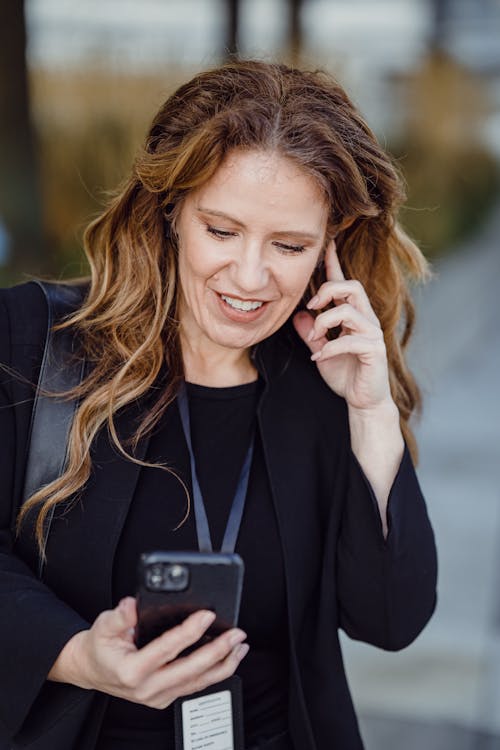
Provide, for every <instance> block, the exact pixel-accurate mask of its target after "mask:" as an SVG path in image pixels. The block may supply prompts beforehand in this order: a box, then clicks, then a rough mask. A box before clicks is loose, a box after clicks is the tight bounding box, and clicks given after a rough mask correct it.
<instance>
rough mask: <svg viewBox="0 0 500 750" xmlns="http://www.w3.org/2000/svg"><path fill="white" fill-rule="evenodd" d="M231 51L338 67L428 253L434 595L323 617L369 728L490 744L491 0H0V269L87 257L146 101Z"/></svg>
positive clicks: (497, 524)
mask: <svg viewBox="0 0 500 750" xmlns="http://www.w3.org/2000/svg"><path fill="white" fill-rule="evenodd" d="M236 51H237V52H239V53H240V54H241V55H243V56H256V57H260V58H264V59H267V60H283V61H286V62H291V63H294V64H300V65H304V66H310V67H317V66H322V67H325V68H327V69H328V70H329V71H331V72H333V73H334V75H335V76H336V77H337V78H338V79H339V80H340V81H341V82H342V83H343V84H344V85H345V87H346V88H347V90H348V92H349V93H350V94H351V96H352V98H353V99H354V100H355V102H356V103H357V104H358V106H359V108H360V109H361V111H362V112H363V114H364V115H365V116H366V118H367V120H368V121H369V123H370V124H371V126H372V127H373V128H374V130H375V131H376V133H377V135H378V136H379V138H380V140H381V141H382V143H383V144H384V145H385V146H386V147H387V149H388V150H389V151H390V152H391V153H392V154H393V155H394V156H395V157H396V159H397V160H398V163H399V165H400V167H401V169H402V171H403V173H404V175H405V179H406V181H407V186H408V204H407V206H406V207H405V208H404V209H403V211H402V214H401V221H402V223H403V224H404V226H405V228H406V229H407V231H409V233H410V234H411V235H412V236H413V237H414V238H415V239H416V240H417V242H418V243H419V244H420V246H421V247H422V249H423V251H424V252H425V254H426V255H427V257H428V258H429V259H430V260H431V261H432V263H433V266H434V271H435V275H434V279H433V280H432V281H431V282H430V283H429V284H428V285H427V286H426V287H425V288H423V289H416V290H415V296H416V300H417V307H418V314H419V328H418V332H417V335H416V336H415V338H414V341H413V344H412V347H411V351H410V357H411V363H412V366H413V368H414V369H415V371H416V374H417V376H418V378H419V380H420V383H421V385H422V388H423V391H424V397H425V407H424V415H423V418H422V419H421V421H420V422H419V423H418V424H416V425H415V427H416V430H417V434H418V437H419V440H420V446H421V457H420V466H419V474H420V477H421V483H422V486H423V489H424V492H425V494H426V496H427V498H428V504H429V512H430V515H431V518H432V521H433V523H434V526H435V529H436V535H437V540H438V546H439V557H440V584H439V605H438V609H437V612H436V614H435V616H434V618H433V620H432V622H431V623H430V625H429V626H428V628H427V629H426V631H425V632H424V633H423V634H422V635H421V636H420V638H419V639H418V641H417V642H416V643H415V645H414V646H412V647H411V648H410V649H408V650H407V651H404V652H401V653H398V654H385V653H383V652H379V651H377V650H375V649H373V648H370V647H368V646H365V645H363V644H359V643H353V642H351V641H349V640H348V639H347V638H343V645H344V650H345V655H346V662H347V670H348V675H349V679H350V683H351V687H352V691H353V695H354V700H355V703H356V706H357V709H358V712H359V714H360V720H361V728H362V733H363V735H364V738H365V742H366V746H367V750H393V749H394V750H396V749H399V748H404V749H405V750H414V749H415V750H417V749H418V750H420V748H424V747H425V748H426V750H451V749H453V750H493V748H500V490H499V489H498V488H499V486H500V477H499V468H498V467H499V464H500V460H499V459H500V455H499V450H498V446H499V442H500V441H499V430H498V425H499V423H500V399H499V398H498V388H499V385H500V378H499V376H498V373H499V371H500V332H499V326H498V322H499V316H498V312H499V302H498V300H499V293H498V285H499V283H500V260H499V247H500V246H499V239H498V238H499V234H500V168H499V161H500V0H239V1H238V0H140V1H137V0H135V1H134V0H85V2H84V3H82V2H77V0H24V2H23V0H3V1H2V2H1V3H0V282H2V284H3V285H9V284H11V283H15V282H17V281H20V280H23V279H26V278H29V277H30V276H32V275H42V274H43V275H52V276H56V277H59V278H64V277H68V276H77V275H81V274H82V273H85V271H86V266H85V261H84V259H83V254H82V251H81V231H82V229H83V227H84V226H85V225H86V223H87V222H88V221H89V219H91V218H92V217H93V216H94V215H95V214H96V213H97V212H98V211H99V209H100V208H101V207H102V205H103V203H104V201H105V198H106V191H107V190H109V189H111V188H113V187H115V186H116V184H117V183H118V182H119V181H120V180H121V179H122V178H123V177H124V176H125V175H126V174H127V172H128V170H129V167H130V164H131V161H132V159H133V155H134V152H135V150H136V149H137V147H138V145H139V144H140V142H141V140H142V138H143V135H144V133H145V130H146V127H147V125H148V123H149V121H150V119H151V118H152V116H153V114H154V112H155V111H156V109H157V108H158V106H159V105H160V104H161V102H162V101H163V100H164V99H165V98H166V96H168V95H169V94H170V93H171V92H172V91H173V90H174V88H175V87H176V86H177V85H178V84H179V83H180V82H182V81H184V80H186V79H187V78H188V77H190V76H191V75H192V74H194V73H195V72H196V71H198V70H200V69H203V68H206V67H209V66H212V65H214V64H218V63H219V62H220V61H221V60H223V59H224V58H225V57H227V56H228V55H229V54H231V53H234V52H236ZM332 710H335V707H332Z"/></svg>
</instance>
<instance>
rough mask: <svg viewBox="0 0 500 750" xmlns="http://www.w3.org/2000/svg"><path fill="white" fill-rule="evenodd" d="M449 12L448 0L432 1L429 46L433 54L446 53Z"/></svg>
mask: <svg viewBox="0 0 500 750" xmlns="http://www.w3.org/2000/svg"><path fill="white" fill-rule="evenodd" d="M450 10H451V3H450V0H432V11H433V13H432V15H433V19H432V27H431V38H430V45H429V46H430V50H431V52H433V53H438V54H439V53H442V52H445V51H446V42H447V41H448V38H447V36H448V29H447V25H448V20H449V16H450Z"/></svg>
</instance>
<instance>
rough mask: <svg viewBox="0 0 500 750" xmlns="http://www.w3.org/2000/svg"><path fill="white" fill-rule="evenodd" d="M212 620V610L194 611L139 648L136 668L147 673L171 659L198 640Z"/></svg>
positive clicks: (213, 618) (213, 615)
mask: <svg viewBox="0 0 500 750" xmlns="http://www.w3.org/2000/svg"><path fill="white" fill-rule="evenodd" d="M214 620H215V614H214V613H213V612H208V611H206V610H200V611H199V612H194V614H192V615H190V616H189V617H187V618H186V619H185V620H184V622H182V623H181V624H180V625H176V627H174V628H171V629H170V630H167V631H166V632H165V633H163V634H162V635H160V636H159V637H158V638H155V639H154V640H153V641H151V642H150V643H148V644H146V645H145V646H143V648H141V649H139V651H138V652H137V655H136V661H137V668H140V669H141V670H142V671H143V673H144V674H148V673H150V672H154V671H155V670H157V669H158V668H159V667H161V666H163V665H164V664H166V663H167V662H170V661H173V660H174V659H176V658H177V656H178V655H179V654H180V653H181V652H182V651H184V649H186V648H188V647H189V646H192V645H193V644H195V643H196V642H197V641H199V640H200V638H201V637H202V635H203V634H204V633H205V632H206V630H207V628H208V627H209V626H210V625H211V624H212V623H213V621H214Z"/></svg>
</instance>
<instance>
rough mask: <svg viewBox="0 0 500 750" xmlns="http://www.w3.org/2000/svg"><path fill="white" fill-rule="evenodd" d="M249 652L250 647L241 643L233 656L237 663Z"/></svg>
mask: <svg viewBox="0 0 500 750" xmlns="http://www.w3.org/2000/svg"><path fill="white" fill-rule="evenodd" d="M249 651H250V646H249V645H248V643H242V644H241V646H239V647H238V648H237V649H236V651H235V656H236V658H237V659H239V661H241V660H242V659H243V658H244V657H245V656H246V655H247V654H248V652H249Z"/></svg>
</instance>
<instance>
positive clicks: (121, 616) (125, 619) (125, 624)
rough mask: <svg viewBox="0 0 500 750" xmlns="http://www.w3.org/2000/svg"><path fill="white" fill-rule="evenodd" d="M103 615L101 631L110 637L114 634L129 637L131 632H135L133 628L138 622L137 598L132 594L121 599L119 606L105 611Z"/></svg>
mask: <svg viewBox="0 0 500 750" xmlns="http://www.w3.org/2000/svg"><path fill="white" fill-rule="evenodd" d="M103 615H104V616H101V618H100V619H101V633H102V635H104V632H103V630H104V631H105V635H106V636H108V637H113V636H125V637H126V638H129V634H130V633H131V632H133V629H134V627H135V625H136V623H137V610H136V605H135V599H134V598H133V597H132V596H127V597H125V598H124V599H122V600H121V601H120V603H119V604H118V606H117V607H115V608H114V609H111V610H109V611H108V612H106V613H103Z"/></svg>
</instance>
